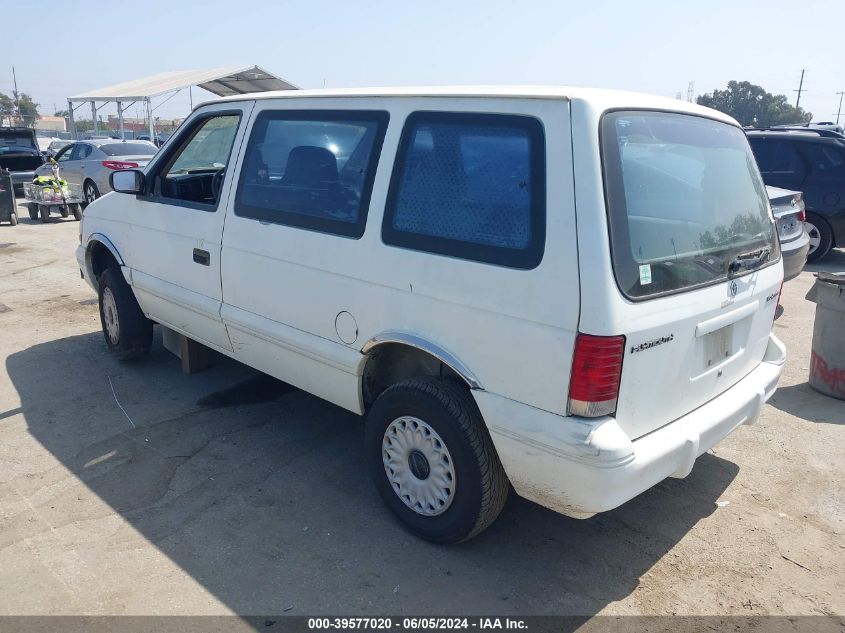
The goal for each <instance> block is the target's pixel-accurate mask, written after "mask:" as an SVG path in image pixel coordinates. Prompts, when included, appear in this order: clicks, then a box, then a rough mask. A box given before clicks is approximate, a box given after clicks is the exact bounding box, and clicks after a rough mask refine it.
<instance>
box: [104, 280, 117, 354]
mask: <svg viewBox="0 0 845 633" xmlns="http://www.w3.org/2000/svg"><path fill="white" fill-rule="evenodd" d="M103 321H104V322H105V324H106V334H107V335H108V337H109V341H111V344H112V345H117V343H118V341H119V340H120V322H119V321H118V320H117V302H116V301H115V300H114V294H112V291H111V288H106V289H105V290H103Z"/></svg>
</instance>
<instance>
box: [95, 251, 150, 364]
mask: <svg viewBox="0 0 845 633" xmlns="http://www.w3.org/2000/svg"><path fill="white" fill-rule="evenodd" d="M98 294H99V299H100V301H99V303H100V324H101V325H102V326H103V336H104V337H105V339H106V346H107V347H108V348H109V350H111V351H112V352H114V353H115V354H116V355H117V357H118V358H119V359H121V360H132V359H136V358H140V357H142V356H144V355H146V354H147V352H149V351H150V347H151V346H152V342H153V322H152V321H150V320H149V319H148V318H147V317H145V316H144V313H143V312H142V311H141V306H139V305H138V301H137V300H136V299H135V295H134V294H133V293H132V289H131V288H130V287H129V284H127V283H126V280H125V279H124V278H123V273H122V272H121V271H120V268H118V267H117V266H110V267H109V268H106V269H105V270H104V271H103V272H102V274H101V275H100V277H99V279H98Z"/></svg>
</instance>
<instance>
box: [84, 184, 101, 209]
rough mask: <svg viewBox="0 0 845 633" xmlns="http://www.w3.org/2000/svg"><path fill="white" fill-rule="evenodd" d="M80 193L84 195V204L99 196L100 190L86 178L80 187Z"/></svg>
mask: <svg viewBox="0 0 845 633" xmlns="http://www.w3.org/2000/svg"><path fill="white" fill-rule="evenodd" d="M82 195H83V196H84V197H85V204H91V203H92V202H94V200H96V199H97V198H99V197H100V191H99V189H97V185H95V184H94V183H93V182H92V181H90V180H86V181H85V185H83V187H82Z"/></svg>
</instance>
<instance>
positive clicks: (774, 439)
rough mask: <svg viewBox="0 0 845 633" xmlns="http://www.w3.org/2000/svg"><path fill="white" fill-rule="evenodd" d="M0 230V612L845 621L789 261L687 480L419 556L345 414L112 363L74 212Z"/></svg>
mask: <svg viewBox="0 0 845 633" xmlns="http://www.w3.org/2000/svg"><path fill="white" fill-rule="evenodd" d="M19 217H20V218H21V224H20V225H19V226H18V227H16V228H11V227H9V226H8V225H4V226H0V356H1V357H2V362H3V366H4V371H2V372H0V614H45V613H47V614H91V615H94V614H226V613H240V614H258V613H285V614H291V615H293V614H322V613H325V614H348V615H377V614H386V613H387V614H396V615H399V614H408V613H411V614H458V613H467V612H471V613H487V614H502V615H506V614H520V615H528V614H582V615H584V614H589V615H591V614H660V615H662V614H739V615H760V614H795V615H797V614H845V538H843V532H845V476H843V472H845V468H843V464H845V402H843V401H838V400H834V399H831V398H828V397H825V396H823V395H820V394H818V393H816V392H814V391H812V390H811V389H810V388H809V387H808V386H807V372H808V367H809V355H810V341H811V333H812V327H813V315H814V305H813V304H811V303H810V302H808V301H806V300H805V299H804V295H805V294H806V292H807V290H808V289H809V288H810V286H811V285H812V283H813V277H812V274H811V273H810V272H804V273H803V274H802V275H801V276H800V277H799V278H797V279H795V280H794V281H790V282H788V283H787V284H786V285H785V286H784V289H783V298H782V305H783V306H784V312H783V314H782V316H781V317H780V318H779V319H778V321H777V322H776V323H775V326H774V329H775V332H776V333H777V335H778V336H779V337H780V338H781V339H782V340H783V341H784V342H785V343H786V346H787V348H788V353H789V358H788V361H787V365H786V370H785V372H784V375H783V378H782V380H781V386H780V389H779V391H778V392H777V394H776V395H775V397H774V399H773V400H772V401H771V402H770V403H769V404H768V405H767V406H766V407H765V410H764V412H763V414H762V418H761V419H760V421H759V422H758V423H757V424H756V425H754V426H750V427H743V428H740V429H739V430H738V431H736V432H735V433H734V434H733V435H731V436H730V437H729V438H727V439H726V440H725V441H723V442H722V443H721V444H718V445H717V446H716V447H715V449H714V450H712V451H711V452H710V453H709V454H705V455H703V456H702V457H701V458H700V459H699V460H698V462H697V464H696V466H695V468H694V470H693V472H692V474H691V475H690V476H689V477H688V478H687V479H685V480H667V481H665V482H663V483H661V484H660V485H658V486H656V487H655V488H653V489H652V490H650V491H648V492H646V493H644V494H642V495H641V496H639V497H638V498H636V499H634V500H633V501H631V502H629V503H627V504H626V505H624V506H623V507H621V508H619V509H617V510H615V511H612V512H609V513H606V514H604V515H600V516H597V517H594V518H592V519H589V520H586V521H578V520H574V519H569V518H565V517H562V516H559V515H557V514H554V513H552V512H550V511H547V510H545V509H543V508H541V507H539V506H536V505H534V504H532V503H529V502H527V501H525V500H522V499H519V498H517V497H516V496H512V497H511V499H510V501H509V502H508V505H507V507H506V508H505V510H504V512H503V514H502V516H501V517H500V518H499V520H498V522H497V523H496V524H495V525H494V526H493V527H492V528H491V529H490V530H488V531H487V532H485V533H484V534H483V535H481V536H480V537H479V538H476V539H475V540H473V541H471V542H469V543H466V544H464V545H460V546H456V547H438V546H434V545H431V544H428V543H426V542H423V541H420V540H418V539H417V538H415V537H413V536H411V535H410V534H408V533H407V532H405V531H404V530H403V529H402V527H401V526H400V525H398V524H397V523H396V521H395V520H394V519H393V518H392V515H390V514H389V512H388V510H387V509H386V508H384V507H383V505H382V503H381V501H380V500H379V498H378V496H377V493H376V492H375V490H374V489H373V487H372V486H371V484H370V482H369V480H368V478H367V475H366V472H365V469H364V464H363V457H362V441H363V440H362V429H363V425H362V421H361V419H359V418H358V417H356V416H354V415H351V414H349V413H347V412H345V411H343V410H341V409H338V408H336V407H334V406H332V405H330V404H327V403H325V402H323V401H320V400H318V399H316V398H314V397H312V396H310V395H308V394H305V393H303V392H301V391H298V390H295V389H293V388H290V387H287V386H286V385H284V384H282V383H278V382H276V381H274V380H267V379H264V378H262V377H261V376H258V375H257V374H256V373H255V372H253V371H252V370H250V369H248V368H246V367H244V366H241V365H239V364H237V363H234V362H232V361H228V360H225V359H218V360H217V362H216V363H215V365H214V366H213V367H212V368H211V369H210V370H208V371H206V372H204V373H201V374H197V375H193V376H186V375H183V374H182V373H180V368H179V363H178V361H177V359H176V358H174V357H172V356H171V355H170V354H169V353H167V352H166V351H165V350H164V349H163V348H162V346H161V341H160V338H157V340H156V343H155V345H154V348H153V353H152V354H151V356H150V357H149V358H148V359H146V360H144V361H142V362H140V363H136V364H121V363H119V362H117V361H116V360H114V359H113V358H111V357H110V356H109V355H108V353H107V351H106V348H105V345H104V343H103V339H102V334H101V333H100V326H99V320H98V314H97V306H96V301H95V299H94V295H93V293H92V292H91V291H90V289H89V288H88V287H87V286H86V285H85V284H84V282H83V281H81V280H80V278H79V273H78V270H77V268H76V263H75V261H74V257H73V250H74V248H75V247H76V244H77V231H78V225H77V223H76V222H74V221H72V220H61V219H59V218H55V219H54V221H53V222H52V223H50V224H46V225H42V224H41V223H40V222H38V223H36V222H30V220H29V219H28V218H27V214H26V213H25V212H24V210H23V209H21V212H20V214H19ZM823 267H824V268H825V269H828V270H839V271H842V270H845V251H837V252H835V253H833V254H832V255H831V256H830V257H829V258H828V259H827V260H826V263H825V265H824V266H823ZM121 407H122V409H121ZM124 411H125V413H124Z"/></svg>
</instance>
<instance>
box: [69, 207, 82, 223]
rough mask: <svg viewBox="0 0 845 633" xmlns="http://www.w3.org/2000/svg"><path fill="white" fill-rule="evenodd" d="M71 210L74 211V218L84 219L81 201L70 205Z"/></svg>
mask: <svg viewBox="0 0 845 633" xmlns="http://www.w3.org/2000/svg"><path fill="white" fill-rule="evenodd" d="M70 212H71V213H73V219H74V220H77V221H78V220H81V219H82V205H81V204H79V203H75V204H72V205H70Z"/></svg>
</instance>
